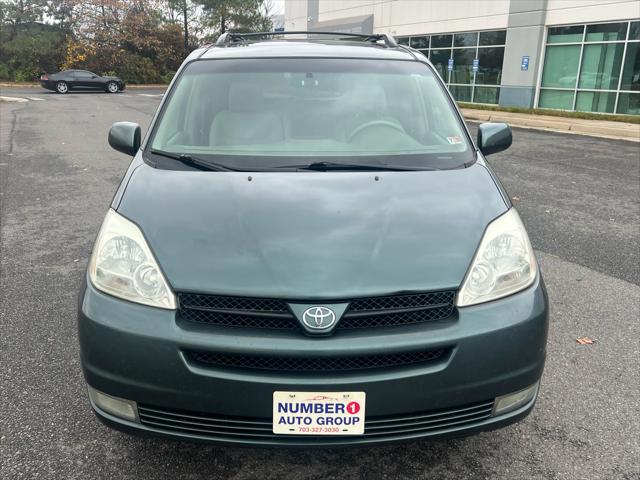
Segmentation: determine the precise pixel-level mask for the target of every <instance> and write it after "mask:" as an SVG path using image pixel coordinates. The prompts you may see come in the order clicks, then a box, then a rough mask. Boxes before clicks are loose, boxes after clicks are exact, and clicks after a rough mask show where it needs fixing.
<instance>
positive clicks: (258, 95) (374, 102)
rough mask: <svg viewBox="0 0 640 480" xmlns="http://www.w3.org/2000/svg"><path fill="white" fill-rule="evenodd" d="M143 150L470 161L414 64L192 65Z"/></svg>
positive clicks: (279, 61)
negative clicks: (147, 145)
mask: <svg viewBox="0 0 640 480" xmlns="http://www.w3.org/2000/svg"><path fill="white" fill-rule="evenodd" d="M149 144H150V147H151V149H152V150H156V151H162V152H165V153H166V152H170V153H175V154H178V155H180V154H185V155H189V156H193V157H198V158H203V159H210V160H215V161H217V162H224V164H226V165H230V166H235V167H239V168H242V169H247V168H250V167H256V168H260V167H263V168H265V167H277V166H288V165H296V164H297V163H300V164H310V163H314V162H315V163H317V162H332V163H336V162H340V163H344V162H348V163H350V164H357V163H368V164H371V163H373V164H374V165H375V164H384V165H389V166H398V167H400V166H404V167H415V168H458V167H460V166H462V165H464V164H465V163H467V162H470V161H472V160H473V158H474V157H473V155H472V153H473V151H472V148H471V145H470V144H469V142H468V140H467V137H466V135H465V133H464V131H463V127H462V125H461V123H460V121H459V119H458V118H457V116H456V114H455V113H454V110H453V107H452V106H451V104H450V103H449V101H448V99H447V97H446V95H445V93H444V90H443V88H442V86H441V84H440V82H439V81H438V80H437V79H436V77H435V75H434V73H433V72H432V70H431V69H430V68H429V67H428V66H427V65H425V64H423V63H420V62H415V61H391V60H390V61H380V60H363V59H333V58H324V59H323V58H314V59H308V58H276V59H273V58H271V59H225V60H201V61H196V62H193V63H191V64H189V65H188V66H187V67H186V68H185V69H184V70H183V72H182V73H181V75H180V77H179V79H178V80H177V82H176V84H175V85H174V87H173V89H172V91H171V93H170V96H169V98H168V99H167V102H166V103H165V106H164V108H163V111H162V112H161V115H160V116H159V120H158V121H157V122H156V125H155V128H154V132H152V135H151V141H150V142H149Z"/></svg>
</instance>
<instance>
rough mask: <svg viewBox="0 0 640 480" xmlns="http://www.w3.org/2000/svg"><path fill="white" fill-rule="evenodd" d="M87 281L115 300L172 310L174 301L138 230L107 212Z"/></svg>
mask: <svg viewBox="0 0 640 480" xmlns="http://www.w3.org/2000/svg"><path fill="white" fill-rule="evenodd" d="M89 278H91V282H92V283H93V285H94V286H95V287H96V288H97V289H98V290H102V291H103V292H106V293H108V294H110V295H113V296H115V297H120V298H124V299H125V300H129V301H132V302H137V303H144V304H145V305H151V306H154V307H160V308H166V309H171V310H172V309H175V308H176V300H175V297H174V295H173V293H172V292H171V289H170V288H169V285H168V284H167V282H166V280H165V279H164V276H163V275H162V272H161V271H160V267H159V266H158V262H156V260H155V258H153V254H152V253H151V250H150V249H149V246H148V245H147V242H146V241H145V239H144V236H143V235H142V232H141V231H140V229H139V228H138V227H137V226H136V225H135V224H134V223H133V222H130V221H129V220H127V219H126V218H124V217H123V216H121V215H118V214H117V213H116V212H115V211H114V210H111V209H109V211H108V212H107V216H106V217H105V219H104V222H103V223H102V228H101V229H100V233H99V234H98V239H97V240H96V244H95V246H94V249H93V254H92V255H91V260H90V262H89Z"/></svg>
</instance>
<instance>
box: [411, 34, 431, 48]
mask: <svg viewBox="0 0 640 480" xmlns="http://www.w3.org/2000/svg"><path fill="white" fill-rule="evenodd" d="M409 45H410V46H411V48H415V49H417V50H420V49H422V48H429V37H428V36H422V37H411V43H410V44H409Z"/></svg>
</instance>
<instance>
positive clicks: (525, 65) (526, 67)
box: [520, 55, 529, 72]
mask: <svg viewBox="0 0 640 480" xmlns="http://www.w3.org/2000/svg"><path fill="white" fill-rule="evenodd" d="M520 70H522V71H523V72H526V71H527V70H529V56H528V55H525V56H523V57H522V62H521V63H520Z"/></svg>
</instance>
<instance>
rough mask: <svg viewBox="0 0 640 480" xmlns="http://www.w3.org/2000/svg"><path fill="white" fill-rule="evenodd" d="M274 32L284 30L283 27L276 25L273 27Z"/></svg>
mask: <svg viewBox="0 0 640 480" xmlns="http://www.w3.org/2000/svg"><path fill="white" fill-rule="evenodd" d="M273 31H274V32H284V27H276V28H274V29H273Z"/></svg>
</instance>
